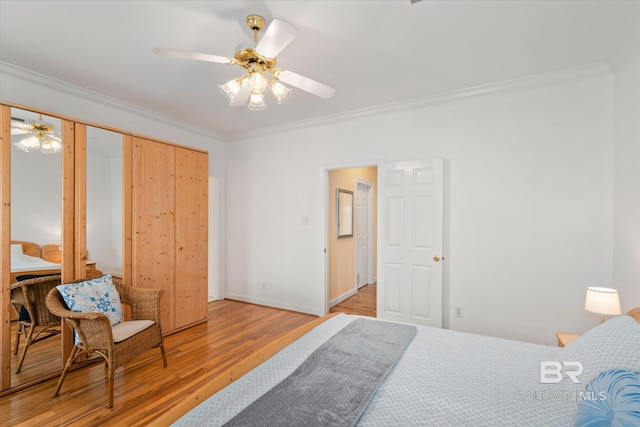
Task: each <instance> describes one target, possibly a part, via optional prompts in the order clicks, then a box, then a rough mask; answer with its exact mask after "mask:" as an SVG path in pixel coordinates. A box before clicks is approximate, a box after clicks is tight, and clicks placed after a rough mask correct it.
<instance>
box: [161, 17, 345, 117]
mask: <svg viewBox="0 0 640 427" xmlns="http://www.w3.org/2000/svg"><path fill="white" fill-rule="evenodd" d="M246 23H247V25H248V26H249V28H250V29H251V30H252V31H253V41H248V42H244V43H241V44H239V45H238V46H237V47H236V50H235V55H234V57H233V58H229V57H225V56H218V55H210V54H206V53H198V52H189V51H184V50H176V49H167V48H164V47H157V48H155V49H153V52H154V53H156V54H157V55H163V56H170V57H174V58H186V59H195V60H198V61H208V62H217V63H221V64H229V65H239V66H241V67H242V68H244V69H245V70H246V72H247V74H245V75H243V76H241V77H238V78H236V79H233V80H230V81H228V82H227V83H225V84H223V85H218V87H219V88H220V91H221V92H222V93H223V94H224V95H225V96H226V97H227V99H228V101H229V105H230V106H232V107H242V106H244V105H245V104H246V103H247V100H249V104H248V105H247V107H248V108H249V109H250V110H253V111H260V110H264V109H265V108H266V106H267V104H266V103H265V101H264V95H265V94H266V93H267V92H268V91H269V89H271V93H272V94H273V95H274V96H275V97H276V99H277V100H278V103H279V104H282V103H283V102H284V101H285V100H286V99H287V98H288V97H289V95H290V93H291V89H290V88H288V87H286V86H285V85H283V84H282V83H286V84H288V85H290V86H293V87H296V88H298V89H302V90H304V91H305V92H309V93H311V94H313V95H316V96H319V97H320V98H323V99H328V98H331V97H332V96H333V94H334V93H335V90H334V89H333V88H331V87H329V86H327V85H324V84H322V83H319V82H317V81H315V80H312V79H310V78H308V77H305V76H301V75H300V74H297V73H294V72H293V71H289V70H284V69H282V68H275V66H276V56H278V54H279V53H280V52H282V50H283V49H284V48H285V47H287V46H288V45H289V43H291V42H292V41H293V40H294V39H295V38H296V37H297V35H298V30H297V29H296V28H295V27H294V26H293V25H291V24H290V23H288V22H286V21H282V20H280V19H274V20H273V21H272V22H271V24H270V25H269V27H267V29H266V31H265V33H264V35H263V36H262V38H261V39H260V41H258V32H259V31H260V30H261V29H262V28H263V27H264V25H265V20H264V18H263V17H261V16H259V15H249V16H247V18H246ZM263 74H265V75H266V76H267V78H265V76H264V75H263Z"/></svg>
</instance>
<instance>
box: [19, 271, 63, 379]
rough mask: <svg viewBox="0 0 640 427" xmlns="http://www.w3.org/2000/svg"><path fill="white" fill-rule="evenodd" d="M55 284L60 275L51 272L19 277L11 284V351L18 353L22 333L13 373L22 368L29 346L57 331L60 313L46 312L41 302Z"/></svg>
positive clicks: (58, 281) (57, 282) (57, 332)
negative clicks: (13, 331)
mask: <svg viewBox="0 0 640 427" xmlns="http://www.w3.org/2000/svg"><path fill="white" fill-rule="evenodd" d="M59 284H60V275H55V276H45V277H36V278H30V279H26V280H20V281H18V282H16V283H14V284H13V285H11V306H12V307H13V309H14V311H15V312H16V315H17V318H18V325H17V328H16V346H15V350H14V354H18V347H19V346H20V337H21V336H24V345H23V347H22V352H21V353H20V357H19V359H18V364H17V366H16V373H20V370H22V364H23V363H24V358H25V356H26V355H27V350H28V349H29V347H30V346H32V345H33V344H35V343H37V342H39V341H42V340H45V339H47V338H51V337H53V336H56V335H58V334H60V317H58V316H55V315H54V314H52V313H51V312H49V310H47V307H46V306H45V298H46V296H47V294H48V293H49V291H50V290H51V288H54V289H55V287H56V285H59Z"/></svg>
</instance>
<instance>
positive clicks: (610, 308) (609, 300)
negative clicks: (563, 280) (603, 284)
mask: <svg viewBox="0 0 640 427" xmlns="http://www.w3.org/2000/svg"><path fill="white" fill-rule="evenodd" d="M584 309H585V310H587V311H591V312H593V313H598V314H607V315H610V316H615V315H618V314H621V313H622V310H621V309H620V296H619V295H618V291H617V290H615V289H611V288H600V287H589V288H587V297H586V299H585V302H584Z"/></svg>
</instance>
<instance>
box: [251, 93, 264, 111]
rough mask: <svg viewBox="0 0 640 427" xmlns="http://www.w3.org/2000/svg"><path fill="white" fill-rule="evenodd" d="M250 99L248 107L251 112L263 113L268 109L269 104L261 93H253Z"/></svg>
mask: <svg viewBox="0 0 640 427" xmlns="http://www.w3.org/2000/svg"><path fill="white" fill-rule="evenodd" d="M249 99H250V100H249V105H247V108H248V109H249V110H251V111H262V110H264V109H265V108H267V104H266V103H265V102H264V96H263V95H262V94H261V93H252V94H251V97H250V98H249Z"/></svg>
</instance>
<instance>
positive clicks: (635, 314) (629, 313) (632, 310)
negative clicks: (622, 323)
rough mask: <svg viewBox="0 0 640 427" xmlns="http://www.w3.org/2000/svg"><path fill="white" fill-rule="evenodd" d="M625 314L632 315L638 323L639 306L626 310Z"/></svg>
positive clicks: (639, 315) (639, 320)
mask: <svg viewBox="0 0 640 427" xmlns="http://www.w3.org/2000/svg"><path fill="white" fill-rule="evenodd" d="M627 316H631V317H633V318H634V319H636V321H637V322H638V323H640V307H636V308H632V309H631V310H629V311H628V312H627Z"/></svg>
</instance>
